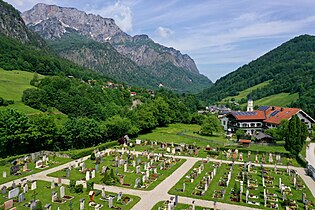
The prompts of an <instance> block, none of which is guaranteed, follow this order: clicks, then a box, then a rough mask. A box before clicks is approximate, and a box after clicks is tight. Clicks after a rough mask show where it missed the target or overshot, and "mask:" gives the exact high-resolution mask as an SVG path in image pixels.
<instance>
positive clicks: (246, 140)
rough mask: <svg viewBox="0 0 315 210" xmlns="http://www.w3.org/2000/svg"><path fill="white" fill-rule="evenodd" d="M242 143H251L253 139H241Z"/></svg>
mask: <svg viewBox="0 0 315 210" xmlns="http://www.w3.org/2000/svg"><path fill="white" fill-rule="evenodd" d="M239 142H240V143H245V144H250V143H251V142H252V141H251V140H249V139H240V140H239Z"/></svg>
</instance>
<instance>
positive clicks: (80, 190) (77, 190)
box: [75, 184, 83, 193]
mask: <svg viewBox="0 0 315 210" xmlns="http://www.w3.org/2000/svg"><path fill="white" fill-rule="evenodd" d="M75 193H83V184H78V185H76V186H75Z"/></svg>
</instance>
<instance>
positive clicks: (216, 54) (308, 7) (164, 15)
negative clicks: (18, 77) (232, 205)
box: [8, 0, 315, 81]
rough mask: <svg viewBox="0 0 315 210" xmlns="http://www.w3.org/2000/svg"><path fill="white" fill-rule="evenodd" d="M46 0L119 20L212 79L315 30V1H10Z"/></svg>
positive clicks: (26, 4) (16, 1)
mask: <svg viewBox="0 0 315 210" xmlns="http://www.w3.org/2000/svg"><path fill="white" fill-rule="evenodd" d="M8 2H9V3H11V4H12V5H13V6H15V7H16V8H17V9H19V10H20V11H25V10H28V9H30V8H32V7H33V6H34V5H35V4H36V3H38V2H43V3H48V4H56V5H59V6H67V7H75V8H77V9H79V10H83V11H86V12H88V13H94V14H99V15H101V16H103V17H111V18H114V19H115V21H116V23H117V25H118V26H120V28H122V29H123V30H124V31H125V32H127V33H129V34H130V35H136V34H148V35H149V36H150V37H151V38H152V39H153V40H154V41H156V42H158V43H160V44H163V45H165V46H168V47H174V48H176V49H178V50H180V51H181V52H182V53H186V54H188V55H190V56H191V57H192V58H193V59H194V60H195V62H196V64H197V67H198V69H199V71H200V72H201V73H202V74H204V75H206V76H208V77H209V78H210V79H211V80H212V81H215V80H217V79H218V78H220V77H222V76H224V75H226V74H228V73H229V72H231V71H233V70H236V69H237V68H238V67H240V66H242V65H244V64H246V63H248V62H250V61H252V60H254V59H256V58H258V57H259V56H261V55H263V54H264V53H266V52H268V51H270V50H271V49H273V48H275V47H277V46H279V45H280V44H281V43H283V42H285V41H288V40H289V39H291V38H293V37H294V36H297V35H301V34H315V32H314V31H315V1H314V0H277V1H275V0H264V1H252V0H237V1H236V0H120V1H117V0H80V1H75V0H8Z"/></svg>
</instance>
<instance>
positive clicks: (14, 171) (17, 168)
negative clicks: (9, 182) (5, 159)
mask: <svg viewBox="0 0 315 210" xmlns="http://www.w3.org/2000/svg"><path fill="white" fill-rule="evenodd" d="M19 170H20V166H19V165H14V166H11V167H10V175H15V174H16V173H17V172H18V171H19Z"/></svg>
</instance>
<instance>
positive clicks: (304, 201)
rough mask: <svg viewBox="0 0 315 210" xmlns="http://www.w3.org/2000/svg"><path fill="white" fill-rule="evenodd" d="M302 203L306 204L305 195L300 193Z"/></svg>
mask: <svg viewBox="0 0 315 210" xmlns="http://www.w3.org/2000/svg"><path fill="white" fill-rule="evenodd" d="M302 203H303V204H306V194H305V193H304V192H303V193H302Z"/></svg>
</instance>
